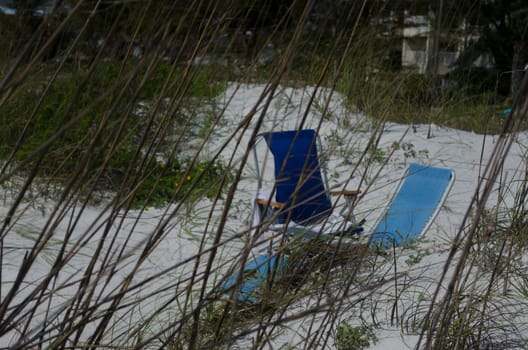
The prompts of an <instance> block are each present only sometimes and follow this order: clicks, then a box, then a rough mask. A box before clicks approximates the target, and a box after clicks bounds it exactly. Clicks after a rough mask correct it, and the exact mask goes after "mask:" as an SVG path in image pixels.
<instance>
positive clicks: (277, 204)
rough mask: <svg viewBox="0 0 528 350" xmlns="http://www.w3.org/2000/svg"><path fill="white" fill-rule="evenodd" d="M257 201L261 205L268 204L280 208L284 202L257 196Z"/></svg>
mask: <svg viewBox="0 0 528 350" xmlns="http://www.w3.org/2000/svg"><path fill="white" fill-rule="evenodd" d="M257 203H258V204H262V205H269V206H270V207H273V208H277V209H281V208H282V207H284V203H280V202H274V201H267V200H265V199H263V198H257Z"/></svg>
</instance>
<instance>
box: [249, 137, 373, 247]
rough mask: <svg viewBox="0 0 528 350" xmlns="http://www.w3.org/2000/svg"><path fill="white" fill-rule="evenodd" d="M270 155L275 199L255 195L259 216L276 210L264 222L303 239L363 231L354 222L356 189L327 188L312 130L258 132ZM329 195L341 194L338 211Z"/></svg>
mask: <svg viewBox="0 0 528 350" xmlns="http://www.w3.org/2000/svg"><path fill="white" fill-rule="evenodd" d="M261 136H262V137H263V138H264V139H265V140H266V143H267V145H268V147H269V149H270V151H271V153H272V155H273V159H274V165H275V191H274V192H275V199H274V200H273V199H272V198H269V197H270V196H269V195H268V196H267V197H268V198H266V196H260V197H258V198H257V204H258V206H257V208H256V209H257V210H258V211H259V212H258V213H257V215H258V217H259V219H262V218H264V217H267V218H270V215H269V213H267V215H266V213H265V211H267V210H269V209H270V207H271V208H273V209H274V210H275V211H276V212H275V215H274V216H272V220H274V222H273V223H271V225H269V226H267V227H268V228H270V229H272V230H283V231H284V233H285V234H287V235H290V236H293V235H297V234H299V233H300V234H301V235H303V236H304V238H305V239H311V238H313V237H315V236H329V235H330V236H335V235H343V234H354V233H359V232H362V231H363V228H362V227H360V226H358V225H357V224H356V223H355V219H354V216H353V211H352V208H353V202H354V200H355V198H356V196H357V195H358V194H359V191H358V190H340V191H328V190H327V188H328V185H327V181H326V177H324V175H323V172H322V171H321V165H320V160H319V156H318V151H317V148H318V145H317V144H318V137H317V133H316V132H315V130H311V129H308V130H298V131H297V130H292V131H278V132H267V133H264V134H261ZM330 195H342V196H344V198H345V202H346V205H345V207H344V208H343V210H342V211H341V215H336V214H335V213H333V209H334V207H333V205H332V202H331V200H330Z"/></svg>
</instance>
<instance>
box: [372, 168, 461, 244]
mask: <svg viewBox="0 0 528 350" xmlns="http://www.w3.org/2000/svg"><path fill="white" fill-rule="evenodd" d="M454 178H455V174H454V172H453V171H452V170H451V169H446V168H437V167H432V166H426V165H420V164H414V163H413V164H410V165H409V167H408V168H407V170H406V172H405V174H404V177H403V180H402V182H401V183H400V186H399V188H398V190H397V191H396V194H395V195H394V196H393V198H392V200H391V201H390V204H389V206H388V207H387V210H386V212H385V214H384V215H383V216H382V217H381V220H380V221H379V223H378V224H377V226H376V228H375V229H374V231H373V234H372V237H371V243H370V245H371V246H372V247H375V246H376V247H381V248H384V249H386V248H389V247H393V246H400V245H403V244H405V243H408V242H410V241H411V240H413V239H416V238H417V237H418V236H420V235H421V234H422V233H423V232H424V231H425V230H426V229H427V228H428V227H429V225H430V223H431V222H432V220H433V219H434V217H435V216H436V214H437V212H438V210H439V209H440V207H441V205H442V203H443V202H444V200H445V198H446V196H447V194H448V193H449V190H450V188H451V184H452V183H453V180H454Z"/></svg>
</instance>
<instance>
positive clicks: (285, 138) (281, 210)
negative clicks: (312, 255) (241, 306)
mask: <svg viewBox="0 0 528 350" xmlns="http://www.w3.org/2000/svg"><path fill="white" fill-rule="evenodd" d="M260 136H261V137H262V138H263V139H264V140H265V141H266V144H267V146H268V147H269V150H270V151H271V154H272V155H273V159H274V165H275V173H274V175H275V188H274V190H273V191H271V192H272V193H275V196H274V197H273V196H271V195H269V194H265V195H262V192H259V193H260V195H257V196H256V198H255V205H254V218H253V224H254V227H255V231H254V232H255V234H257V235H258V234H259V232H260V231H263V230H266V229H269V230H271V231H275V232H279V233H282V234H284V235H287V236H289V237H294V238H300V240H301V241H308V240H311V239H318V238H321V237H324V238H327V239H328V238H329V239H330V240H331V239H332V238H335V237H336V236H344V235H347V236H350V235H355V234H358V233H360V232H362V231H363V227H361V226H360V225H358V224H356V223H355V222H354V220H353V213H352V207H353V204H354V203H353V202H354V199H355V198H356V196H357V195H358V194H359V191H357V190H351V191H347V190H343V191H327V188H328V186H327V183H326V178H325V177H324V175H323V172H322V170H321V164H320V160H319V156H318V152H317V148H318V145H317V143H318V137H317V133H316V132H315V130H311V129H309V130H292V131H277V132H266V133H263V134H261V135H260ZM255 152H256V151H255ZM255 159H256V160H257V172H258V168H259V164H258V162H259V160H258V157H257V154H256V153H255ZM259 176H260V174H259ZM329 195H342V196H344V198H345V202H346V205H345V207H344V209H343V210H342V211H341V214H339V215H338V214H336V213H333V209H334V207H333V205H332V203H331V201H330V196H329ZM279 262H281V264H279V265H278V263H279ZM286 262H287V256H283V257H282V258H281V259H278V258H277V257H276V256H275V255H274V253H273V252H267V253H263V254H261V255H256V256H255V257H254V258H251V259H249V260H248V262H247V263H246V265H245V266H243V267H242V270H238V272H235V273H234V275H233V276H231V277H230V278H229V279H228V280H227V281H226V282H225V283H224V284H223V286H222V288H223V289H224V290H226V291H233V290H234V288H235V286H234V285H235V284H237V281H241V282H240V283H238V286H237V287H236V298H237V300H239V301H242V302H246V303H255V302H257V301H258V298H257V297H256V296H257V295H258V292H259V291H260V290H262V289H264V286H263V284H264V283H266V282H269V276H270V272H271V271H273V272H274V275H276V274H279V275H280V273H281V272H282V271H283V266H284V265H285V264H286ZM240 273H242V275H240Z"/></svg>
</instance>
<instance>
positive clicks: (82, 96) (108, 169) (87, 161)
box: [0, 62, 230, 206]
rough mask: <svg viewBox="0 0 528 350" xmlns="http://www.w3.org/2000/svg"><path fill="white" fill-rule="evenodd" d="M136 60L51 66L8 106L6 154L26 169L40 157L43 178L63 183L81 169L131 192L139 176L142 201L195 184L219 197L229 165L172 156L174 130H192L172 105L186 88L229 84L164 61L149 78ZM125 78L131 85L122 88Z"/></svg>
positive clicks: (156, 201)
mask: <svg viewBox="0 0 528 350" xmlns="http://www.w3.org/2000/svg"><path fill="white" fill-rule="evenodd" d="M135 67H136V66H135V64H133V63H129V64H127V65H120V64H119V63H117V62H106V63H105V64H101V65H98V66H96V67H95V69H94V70H93V71H90V70H89V69H88V67H80V69H76V70H71V68H72V67H69V68H70V69H68V70H67V71H64V70H63V71H61V72H59V74H58V75H57V77H56V79H55V80H54V81H53V80H50V79H52V74H53V72H54V70H55V69H56V67H55V65H46V66H44V67H43V68H42V69H41V70H40V71H39V72H38V73H37V74H36V75H34V76H33V77H32V78H31V79H28V80H27V81H26V82H24V84H23V86H22V87H21V88H19V89H17V90H16V92H15V93H14V95H13V96H11V98H10V99H9V100H8V101H7V102H6V103H5V105H4V106H3V107H2V113H1V114H0V123H1V124H2V125H3V128H2V129H1V130H0V139H2V143H1V144H0V156H1V157H2V158H4V159H7V158H10V159H12V160H13V161H14V162H15V163H16V164H23V168H22V169H21V170H23V171H29V170H30V169H31V167H32V166H33V165H34V164H36V163H37V162H38V164H39V173H38V175H39V177H40V178H52V179H54V180H53V181H56V182H62V183H65V182H66V181H67V179H68V178H69V177H70V176H71V175H72V174H73V173H76V172H81V173H82V176H83V179H84V181H85V182H86V183H85V186H86V185H87V184H90V182H92V184H93V185H95V187H96V190H111V191H117V190H123V189H126V191H130V190H132V188H134V187H136V186H137V185H136V183H139V186H138V187H137V188H136V190H135V197H134V202H135V203H137V205H139V204H141V205H155V206H158V205H161V204H163V203H165V202H167V201H169V200H170V199H171V198H172V199H174V198H176V199H177V198H181V197H183V196H186V195H187V194H186V191H187V190H189V189H190V188H191V187H192V188H193V191H194V194H195V195H197V194H198V193H202V195H205V196H208V197H214V195H215V193H216V192H218V191H217V190H218V189H219V187H218V186H221V185H222V184H221V182H220V181H218V180H219V179H221V178H225V180H226V181H227V183H229V178H230V175H229V171H228V170H227V169H226V168H225V166H224V165H223V164H222V163H221V162H220V161H208V160H196V161H192V159H190V158H188V157H187V158H183V157H179V158H178V157H174V156H171V155H170V154H171V152H172V151H171V148H172V147H174V146H171V145H170V142H169V141H168V140H167V137H170V136H171V135H172V136H173V135H174V134H176V135H177V134H179V133H182V132H185V128H186V126H185V125H187V124H188V121H187V120H185V116H184V115H182V114H178V113H172V112H171V111H170V106H167V105H168V104H169V101H170V100H171V98H172V97H171V96H175V95H176V94H178V93H179V92H178V91H179V90H182V89H183V90H185V93H186V94H187V95H188V96H189V100H188V102H186V103H192V101H193V99H205V100H208V99H212V98H213V97H215V96H216V95H218V94H219V93H220V92H221V91H223V89H224V88H225V86H226V85H225V83H224V82H222V81H211V80H210V79H209V74H208V71H207V68H204V69H199V70H196V71H195V72H193V76H192V79H190V78H188V79H187V82H186V80H185V79H182V80H178V79H171V77H178V76H180V77H184V73H183V71H182V68H178V67H173V66H172V65H170V64H167V63H161V64H159V65H157V66H156V68H155V69H154V70H153V71H152V73H151V74H149V75H146V77H147V79H146V80H145V81H144V83H143V84H141V80H142V79H143V77H144V76H145V73H146V72H145V71H141V72H134V68H135ZM49 82H51V84H49ZM174 82H176V83H174ZM123 84H127V88H126V89H123V90H119V91H115V90H114V88H116V87H121V86H122V85H123ZM164 86H165V88H164ZM160 96H161V97H160ZM163 96H166V97H165V98H164V99H161V98H163ZM142 101H143V102H142ZM156 101H158V102H157V103H158V105H157V106H156V105H155V103H156ZM176 103H177V102H176ZM65 126H66V128H65V129H63V128H64V127H65ZM48 140H53V142H52V143H50V144H47V142H48ZM154 140H156V142H155V145H154V146H153V145H152V142H153V141H154ZM45 144H47V146H46V148H44V149H43V148H42V147H43V145H45ZM172 153H173V152H172ZM160 157H161V160H160V159H159V158H160ZM163 165H166V166H163ZM212 180H216V181H212ZM224 185H225V184H224ZM175 193H176V195H175Z"/></svg>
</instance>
